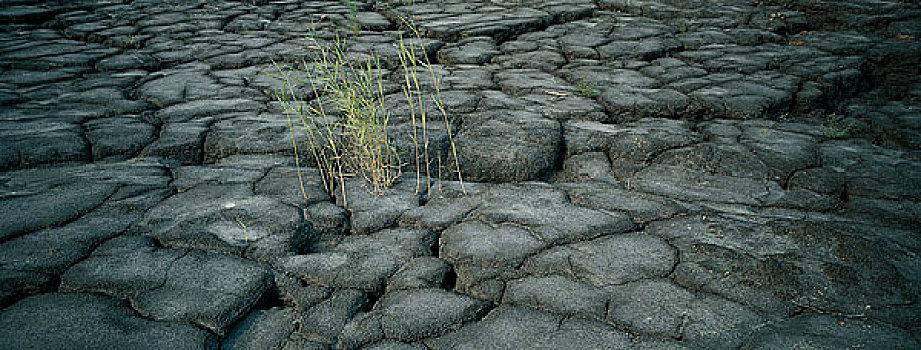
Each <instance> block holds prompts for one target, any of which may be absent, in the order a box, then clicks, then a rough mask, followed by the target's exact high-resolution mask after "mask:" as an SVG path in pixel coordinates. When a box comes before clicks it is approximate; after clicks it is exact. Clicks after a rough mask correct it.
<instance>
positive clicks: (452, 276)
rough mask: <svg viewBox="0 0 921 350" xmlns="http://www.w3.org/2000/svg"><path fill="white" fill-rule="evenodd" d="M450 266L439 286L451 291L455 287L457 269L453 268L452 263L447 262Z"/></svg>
mask: <svg viewBox="0 0 921 350" xmlns="http://www.w3.org/2000/svg"><path fill="white" fill-rule="evenodd" d="M448 265H449V266H450V268H449V269H448V271H447V272H445V277H444V280H443V281H442V282H441V287H442V288H444V289H445V290H449V291H453V290H455V288H457V270H455V269H454V265H453V264H450V263H448Z"/></svg>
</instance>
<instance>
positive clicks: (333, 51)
mask: <svg viewBox="0 0 921 350" xmlns="http://www.w3.org/2000/svg"><path fill="white" fill-rule="evenodd" d="M401 19H402V18H401ZM402 22H403V23H402V24H403V27H404V28H405V29H406V30H405V32H401V33H400V35H399V38H398V42H397V46H398V57H399V64H400V67H399V68H401V69H400V70H399V72H401V73H402V74H401V75H402V76H399V77H398V78H399V79H398V80H400V85H402V86H401V90H402V95H403V98H405V100H406V102H407V103H408V104H409V107H410V108H409V110H410V114H411V115H410V123H411V132H410V133H411V135H410V139H411V141H412V146H413V150H412V153H413V154H412V157H413V158H414V163H415V169H416V174H417V175H416V184H417V187H416V188H417V191H421V190H422V188H421V184H422V183H423V182H424V183H425V184H426V186H427V187H426V190H427V191H431V185H430V184H431V181H422V176H423V173H424V176H425V177H426V178H427V180H428V179H430V178H431V177H432V171H431V166H432V163H433V161H432V159H430V150H429V141H430V135H429V131H428V129H427V128H426V126H427V124H428V123H430V122H431V119H433V117H432V116H429V115H428V113H427V112H426V110H427V109H426V101H429V103H434V105H435V110H437V111H438V114H440V117H441V118H440V119H441V120H440V121H439V122H442V121H443V122H444V123H445V126H446V129H447V136H448V140H449V147H450V152H451V156H452V157H453V158H454V165H455V167H457V176H458V178H459V179H460V181H461V182H463V179H461V178H460V176H461V175H460V166H459V162H458V161H457V150H456V148H455V146H454V139H453V131H452V130H451V123H450V120H449V118H448V114H447V111H446V110H445V107H444V104H443V103H442V99H441V92H440V87H439V80H438V76H437V75H436V74H435V71H434V68H433V67H432V64H431V62H429V60H428V57H427V55H425V53H424V52H425V51H424V48H423V47H422V43H423V41H422V35H421V33H420V32H419V31H418V30H417V29H416V27H415V26H414V25H413V24H412V22H411V21H409V20H402ZM315 28H316V27H315V26H314V27H312V33H311V36H310V37H308V38H307V41H308V46H307V48H308V49H309V50H310V51H311V54H312V56H311V57H312V59H311V60H309V61H304V62H302V64H301V65H300V68H297V69H293V70H285V69H282V68H281V67H279V66H278V65H277V64H276V65H275V67H276V70H277V71H278V73H279V75H278V76H277V77H276V78H278V79H279V80H281V82H282V87H281V88H280V89H276V90H275V91H274V97H275V99H276V100H277V101H278V102H279V103H280V105H281V106H282V108H283V109H284V111H285V114H286V115H287V116H288V122H289V125H291V126H292V129H291V140H292V147H294V153H295V155H296V158H295V161H296V166H297V167H298V169H300V168H301V160H300V158H299V156H297V155H299V154H300V153H298V150H297V141H296V140H295V137H296V133H295V127H300V128H302V129H303V130H305V131H306V137H307V143H308V145H309V146H310V153H311V155H312V156H313V159H314V161H315V162H316V165H317V167H318V168H319V170H320V173H321V177H322V179H323V184H324V187H325V188H326V190H327V191H328V192H329V193H330V194H333V193H335V191H340V193H341V195H342V198H343V202H344V204H345V205H346V206H347V205H348V204H347V203H348V202H347V200H346V198H345V194H346V191H345V182H346V179H347V178H350V177H354V176H361V177H363V178H364V179H365V180H366V181H367V182H368V183H369V184H370V191H371V193H372V194H374V195H381V194H383V193H384V190H385V189H386V188H387V187H389V186H391V185H393V184H394V182H395V181H396V180H397V179H398V178H399V177H400V175H401V174H402V166H403V165H404V164H403V163H402V162H401V158H400V156H399V153H398V152H397V149H396V147H394V145H393V143H392V140H391V136H390V135H389V126H390V125H389V121H390V111H389V110H388V109H387V108H386V107H385V103H384V99H385V95H386V94H385V89H384V86H385V83H384V81H385V80H384V76H385V73H386V71H385V70H383V69H381V61H380V58H379V56H378V55H377V54H376V53H374V52H369V54H368V55H367V56H363V57H366V59H365V60H364V61H355V60H354V59H350V57H353V56H350V55H349V52H347V44H346V41H345V39H343V38H342V37H340V36H338V35H337V36H336V37H335V39H333V40H332V41H328V42H327V41H323V40H321V39H319V38H318V36H317V33H316V29H315ZM420 72H424V73H422V74H427V75H430V77H428V78H430V79H431V80H432V81H434V89H433V90H434V91H423V88H422V84H420V77H419V74H420ZM305 87H308V88H309V89H307V90H309V91H312V94H311V95H312V96H298V94H297V91H299V90H300V89H302V88H305ZM304 98H307V99H309V100H310V101H308V102H305V101H304V100H303V99H304ZM295 118H296V119H295ZM437 161H438V163H439V164H440V162H441V159H440V158H438V159H437ZM298 178H299V182H300V183H301V184H302V185H301V191H302V194H305V193H304V189H303V180H302V177H301V174H300V171H298ZM305 196H306V194H305Z"/></svg>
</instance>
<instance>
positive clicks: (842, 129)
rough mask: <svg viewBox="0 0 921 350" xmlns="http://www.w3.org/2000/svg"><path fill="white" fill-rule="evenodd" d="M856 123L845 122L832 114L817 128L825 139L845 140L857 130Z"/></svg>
mask: <svg viewBox="0 0 921 350" xmlns="http://www.w3.org/2000/svg"><path fill="white" fill-rule="evenodd" d="M857 126H858V125H857V123H856V122H854V121H853V120H845V119H844V118H841V117H839V116H838V115H837V114H835V113H832V114H830V115H828V116H827V117H826V119H825V123H823V124H822V126H820V127H819V130H821V131H822V134H823V135H825V137H828V138H832V139H840V138H845V137H848V136H850V135H851V133H853V132H854V131H855V130H857Z"/></svg>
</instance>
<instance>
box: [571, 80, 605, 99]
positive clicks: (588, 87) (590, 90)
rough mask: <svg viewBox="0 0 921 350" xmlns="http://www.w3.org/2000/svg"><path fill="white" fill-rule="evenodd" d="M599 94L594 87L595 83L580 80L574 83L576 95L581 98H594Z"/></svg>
mask: <svg viewBox="0 0 921 350" xmlns="http://www.w3.org/2000/svg"><path fill="white" fill-rule="evenodd" d="M600 94H601V93H600V92H599V91H598V88H597V87H596V86H595V83H592V82H590V81H585V80H580V81H578V82H576V95H578V96H582V97H585V98H595V97H598V95H600Z"/></svg>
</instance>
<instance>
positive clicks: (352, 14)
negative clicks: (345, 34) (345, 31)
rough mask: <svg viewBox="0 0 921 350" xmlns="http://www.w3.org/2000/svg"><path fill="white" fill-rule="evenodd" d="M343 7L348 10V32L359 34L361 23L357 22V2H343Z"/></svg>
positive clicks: (350, 0) (349, 0)
mask: <svg viewBox="0 0 921 350" xmlns="http://www.w3.org/2000/svg"><path fill="white" fill-rule="evenodd" d="M343 1H344V2H345V6H347V7H348V8H349V30H351V31H352V32H353V33H355V35H358V34H359V33H361V22H359V21H358V2H357V0H343Z"/></svg>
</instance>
